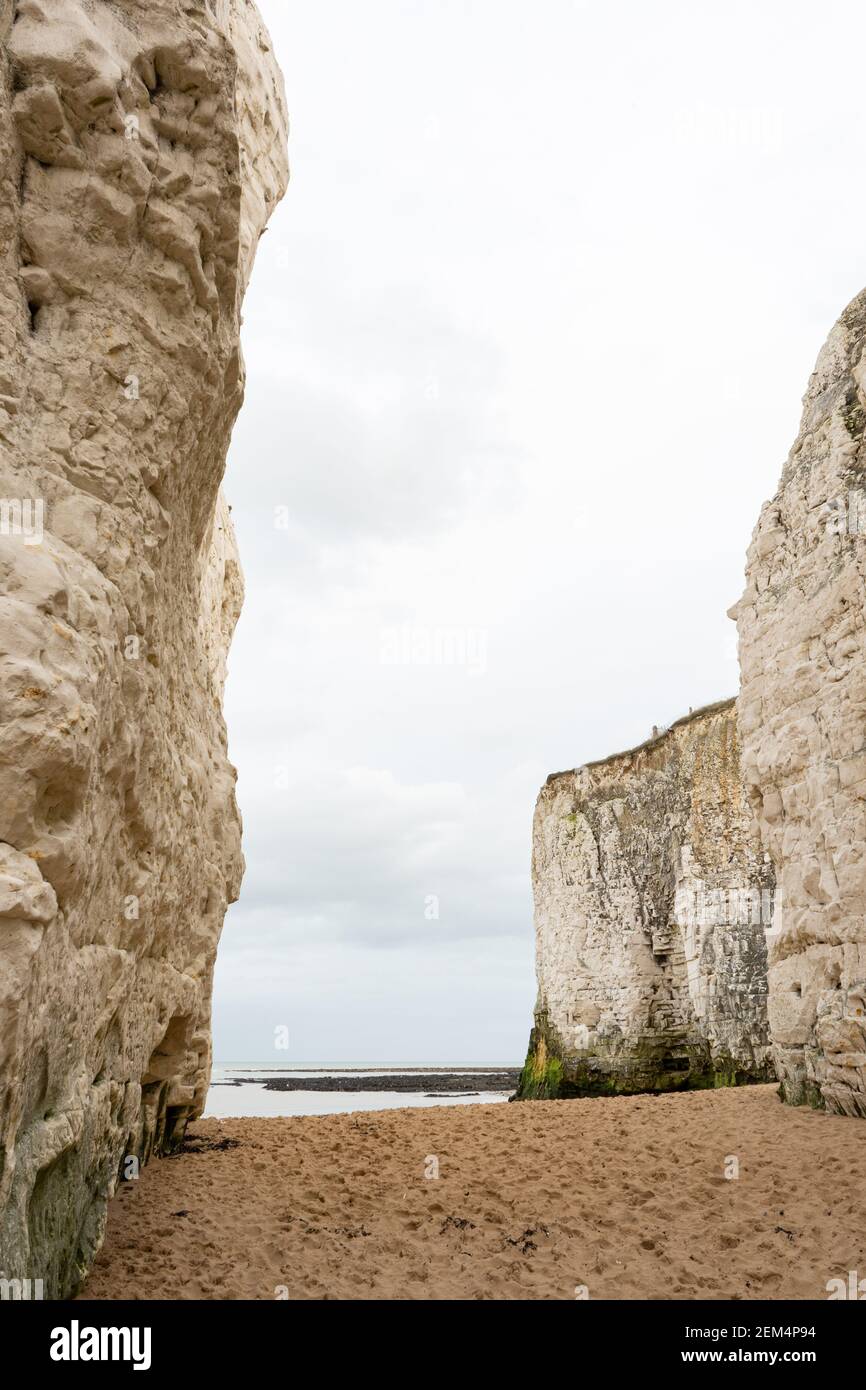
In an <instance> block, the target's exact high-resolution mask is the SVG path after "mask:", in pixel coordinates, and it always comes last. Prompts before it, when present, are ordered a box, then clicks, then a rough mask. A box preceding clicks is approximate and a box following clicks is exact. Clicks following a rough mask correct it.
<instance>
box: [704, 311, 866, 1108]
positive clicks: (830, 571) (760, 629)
mask: <svg viewBox="0 0 866 1390" xmlns="http://www.w3.org/2000/svg"><path fill="white" fill-rule="evenodd" d="M864 344H866V292H864V293H861V294H860V295H859V296H858V297H857V298H856V299H855V300H854V301H853V302H852V303H851V304H850V305H849V307H848V308H847V309H846V310H845V312H844V314H843V315H842V317H841V318H840V320H839V322H838V323H837V324H836V326H835V328H834V329H833V331H832V332H831V334H830V336H829V338H828V339H827V342H826V343H825V345H824V347H823V349H822V351H821V355H820V356H819V358H818V363H817V366H816V368H815V371H814V372H813V374H812V377H811V379H810V381H809V385H808V389H807V391H806V395H805V397H804V401H803V416H802V422H801V425H800V432H799V434H798V436H797V439H796V442H795V444H794V447H793V449H792V450H791V453H790V455H789V457H788V460H787V462H786V464H785V467H784V469H783V472H782V480H781V482H780V484H779V489H778V491H777V493H776V496H775V497H774V498H773V500H772V501H771V502H768V503H766V504H765V506H764V507H763V509H762V512H761V516H760V519H759V521H758V525H757V527H756V528H755V532H754V535H753V538H752V544H751V547H750V549H749V552H748V561H747V569H746V590H745V593H744V594H743V596H742V598H741V599H740V600H739V602H738V603H737V604H736V605H735V606H734V608H733V609H732V610H731V616H732V617H736V619H737V624H738V629H739V639H740V667H741V693H740V700H739V725H740V735H741V739H742V746H743V775H744V779H745V783H746V787H747V790H748V795H749V799H750V801H751V803H752V806H753V807H754V810H755V814H756V817H757V820H758V822H759V825H760V830H761V834H762V836H763V840H764V843H765V845H766V846H767V848H768V849H769V850H770V852H771V854H772V857H773V860H774V862H775V864H776V866H777V873H778V877H779V890H780V912H779V919H780V920H779V927H780V930H779V932H778V934H777V936H776V938H775V940H774V941H773V944H772V946H771V952H770V967H769V1009H770V1022H771V1028H772V1035H773V1050H774V1054H775V1059H776V1065H777V1068H778V1072H779V1077H780V1080H781V1084H782V1093H783V1095H784V1098H785V1099H786V1100H788V1101H790V1102H791V1103H793V1104H801V1103H803V1102H808V1103H810V1104H812V1105H815V1106H819V1107H821V1106H824V1107H826V1108H827V1109H829V1110H833V1111H838V1112H842V1113H844V1114H848V1115H860V1116H866V622H864V612H866V492H864V488H866V449H864V424H866V416H864V405H866V359H864Z"/></svg>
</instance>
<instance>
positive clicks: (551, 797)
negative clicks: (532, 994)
mask: <svg viewBox="0 0 866 1390" xmlns="http://www.w3.org/2000/svg"><path fill="white" fill-rule="evenodd" d="M767 859H768V856H765V854H764V853H763V852H762V850H761V848H760V845H759V843H758V840H757V836H756V833H755V830H754V828H753V825H752V822H751V818H750V815H749V809H748V805H747V802H746V798H745V795H744V792H743V787H742V783H741V778H740V761H739V747H738V739H737V721H736V713H735V707H734V702H733V701H726V702H724V703H722V704H720V705H713V706H709V707H708V708H707V709H704V710H700V711H698V712H697V713H696V714H693V715H690V716H689V717H687V718H686V719H682V720H680V721H679V722H678V723H677V724H675V725H674V726H673V727H672V728H671V729H670V730H668V731H666V732H663V733H662V734H660V735H659V736H657V737H654V738H653V739H651V740H649V741H648V742H647V743H646V744H644V745H642V746H641V747H640V748H637V749H634V750H632V751H631V752H628V753H623V754H619V755H617V756H615V757H612V758H608V759H606V760H605V761H603V762H599V763H592V764H589V765H588V766H586V767H583V768H579V769H578V770H577V771H575V772H564V773H557V774H554V775H553V776H551V777H549V778H548V780H547V782H546V784H545V786H544V787H543V788H542V790H541V793H540V795H539V798H538V803H537V806H536V810H535V820H534V826H533V854H532V878H533V891H534V897H535V930H536V969H537V976H538V1002H537V1005H536V1016H535V1028H534V1029H533V1033H532V1038H531V1040H530V1048H529V1055H528V1057H527V1062H526V1066H525V1068H524V1071H523V1075H522V1077H521V1085H520V1089H519V1092H518V1094H519V1096H520V1097H521V1098H533V1097H545V1096H549V1097H553V1096H572V1095H608V1094H611V1093H616V1092H620V1093H622V1092H632V1091H664V1090H671V1089H677V1088H680V1087H687V1086H716V1085H734V1084H740V1083H742V1082H748V1081H753V1080H770V1079H772V1077H773V1070H772V1064H771V1058H770V1047H769V1034H768V1025H767V1008H766V1002H767V1001H766V991H767V983H766V970H767V964H766V941H765V931H766V929H767V928H768V927H771V926H772V912H773V885H774V877H773V870H772V866H771V865H770V864H769V863H768V862H767Z"/></svg>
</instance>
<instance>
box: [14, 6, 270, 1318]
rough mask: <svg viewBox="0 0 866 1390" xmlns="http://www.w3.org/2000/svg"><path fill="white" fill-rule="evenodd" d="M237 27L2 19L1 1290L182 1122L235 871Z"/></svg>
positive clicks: (262, 131)
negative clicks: (232, 654)
mask: <svg viewBox="0 0 866 1390" xmlns="http://www.w3.org/2000/svg"><path fill="white" fill-rule="evenodd" d="M285 144H286V119H285V103H284V96H283V91H282V82H281V78H280V76H279V72H278V70H277V68H276V65H275V62H274V59H273V55H272V53H271V49H270V44H269V41H268V38H267V35H266V33H265V31H264V29H263V27H262V25H261V21H260V19H259V17H258V14H257V11H256V10H255V8H254V6H253V5H252V4H250V3H248V0H184V3H180V0H114V3H107V0H96V2H95V0H19V3H17V4H13V3H11V0H0V160H2V164H0V168H2V175H0V178H2V182H0V499H2V503H0V721H2V723H0V1273H3V1274H5V1275H6V1276H7V1277H16V1278H27V1277H29V1278H32V1279H42V1280H43V1281H44V1287H45V1292H46V1296H59V1295H62V1294H65V1293H67V1292H69V1291H70V1290H71V1289H72V1288H74V1287H75V1286H76V1284H77V1283H78V1282H79V1280H80V1278H81V1276H82V1274H83V1272H84V1271H85V1270H86V1268H87V1266H88V1264H89V1262H90V1260H91V1258H92V1256H93V1253H94V1251H95V1249H96V1248H97V1246H98V1244H99V1242H100V1240H101V1236H102V1230H103V1223H104V1212H105V1205H106V1201H107V1198H108V1196H109V1195H110V1193H111V1192H112V1190H113V1188H114V1186H115V1184H116V1182H117V1180H118V1177H119V1175H120V1173H121V1168H122V1166H123V1165H124V1163H125V1162H126V1160H127V1159H128V1157H129V1156H137V1157H138V1158H141V1159H146V1158H147V1157H148V1156H149V1154H150V1153H151V1152H152V1151H154V1150H158V1149H161V1148H163V1147H165V1146H166V1145H169V1144H171V1142H172V1141H173V1140H174V1139H175V1138H176V1137H177V1136H178V1135H179V1134H180V1133H181V1132H182V1130H183V1127H184V1125H185V1123H186V1121H187V1119H188V1118H189V1117H190V1116H194V1115H197V1114H198V1113H199V1112H200V1111H201V1108H202V1104H203V1100H204V1096H205V1092H206V1087H207V1082H208V1076H209V1070H210V1031H209V1008H210V989H211V975H212V969H213V962H214V956H215V952H216V945H217V940H218V937H219V934H220V929H221V925H222V919H223V914H224V912H225V908H226V905H227V903H228V902H229V901H231V900H233V899H234V898H235V897H236V895H237V892H238V887H239V882H240V875H241V869H242V860H241V855H240V826H239V820H238V815H237V811H236V807H235V800H234V773H233V770H232V768H231V766H230V765H229V763H228V761H227V758H226V751H225V731H224V726H223V720H222V714H221V692H222V682H223V677H224V673H225V660H226V651H227V647H228V643H229V640H230V637H231V632H232V629H233V626H234V623H235V620H236V618H237V614H238V610H239V607H240V602H241V592H242V582H241V576H240V569H239V566H238V561H237V555H236V552H235V547H234V541H233V537H232V531H231V525H230V521H229V516H228V509H227V508H226V506H225V504H224V503H223V502H222V501H221V499H220V496H219V486H220V480H221V477H222V473H223V468H224V461H225V455H226V449H227V445H228V440H229V435H230V431H231V427H232V423H233V421H234V418H235V415H236V413H237V411H238V408H239V406H240V403H241V398H242V391H243V369H242V362H241V357H240V350H239V322H240V305H241V298H242V295H243V291H244V288H245V285H246V282H247V278H248V275H249V272H250V269H251V266H252V260H253V256H254V252H255V249H256V245H257V242H258V238H259V236H260V234H261V231H262V229H263V227H264V225H265V222H266V220H267V217H268V215H269V213H270V211H271V209H272V208H273V206H274V204H275V203H276V202H277V200H278V199H279V197H280V196H281V194H282V192H283V190H284V187H285V182H286V177H287V167H286V154H285Z"/></svg>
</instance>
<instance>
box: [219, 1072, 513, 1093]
mask: <svg viewBox="0 0 866 1390" xmlns="http://www.w3.org/2000/svg"><path fill="white" fill-rule="evenodd" d="M519 1079H520V1068H519V1067H503V1068H498V1069H497V1070H494V1071H463V1070H460V1069H458V1070H455V1071H441V1072H428V1071H411V1070H409V1071H405V1072H403V1071H401V1072H351V1073H346V1074H344V1075H341V1076H336V1075H331V1076H282V1075H280V1076H269V1077H267V1078H266V1079H265V1080H263V1079H262V1076H261V1075H259V1076H237V1077H232V1078H231V1079H229V1080H225V1079H223V1080H220V1081H213V1082H211V1085H212V1086H250V1085H252V1086H264V1088H265V1090H266V1091H347V1092H355V1091H400V1092H406V1093H409V1092H411V1093H417V1094H422V1095H477V1094H478V1093H479V1092H480V1091H515V1090H516V1089H517V1083H518V1081H519Z"/></svg>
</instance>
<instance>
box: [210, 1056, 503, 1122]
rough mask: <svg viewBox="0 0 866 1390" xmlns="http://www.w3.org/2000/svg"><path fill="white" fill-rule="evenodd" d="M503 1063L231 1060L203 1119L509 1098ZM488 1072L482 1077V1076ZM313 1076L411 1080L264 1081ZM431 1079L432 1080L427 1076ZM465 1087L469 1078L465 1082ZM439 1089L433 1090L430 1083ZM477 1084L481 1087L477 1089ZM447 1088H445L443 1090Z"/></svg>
mask: <svg viewBox="0 0 866 1390" xmlns="http://www.w3.org/2000/svg"><path fill="white" fill-rule="evenodd" d="M509 1070H510V1069H508V1068H505V1067H455V1068H453V1069H452V1068H449V1067H444V1066H439V1067H435V1066H431V1067H395V1066H369V1067H357V1066H355V1067H322V1068H313V1067H304V1068H298V1069H295V1070H292V1069H290V1068H286V1069H281V1068H277V1067H273V1066H271V1067H262V1066H243V1065H241V1064H239V1063H231V1064H226V1065H221V1066H216V1065H215V1066H214V1069H213V1076H212V1077H211V1086H210V1090H209V1091H208V1097H207V1103H206V1105H205V1112H204V1115H205V1119H211V1118H214V1119H228V1118H240V1117H243V1116H248V1117H254V1118H259V1117H267V1116H278V1115H337V1114H348V1113H351V1112H352V1111H356V1110H396V1109H399V1108H402V1107H407V1106H422V1105H491V1104H496V1103H497V1102H500V1101H507V1100H508V1097H509V1096H510V1095H511V1094H512V1093H513V1087H511V1086H508V1088H507V1089H504V1090H503V1089H501V1087H502V1085H503V1079H504V1074H505V1073H507V1072H508V1071H509ZM467 1072H472V1073H473V1074H479V1077H480V1079H479V1080H478V1081H477V1083H476V1082H473V1083H472V1085H473V1091H472V1092H466V1091H465V1090H464V1091H460V1090H455V1091H450V1090H448V1089H447V1088H448V1085H449V1082H450V1081H451V1079H452V1078H453V1082H454V1084H455V1086H458V1087H459V1086H460V1084H461V1081H460V1077H461V1073H463V1074H464V1077H465V1073H467ZM481 1074H484V1075H481ZM313 1077H320V1078H327V1079H328V1080H331V1081H333V1082H335V1083H336V1084H337V1085H338V1084H339V1080H340V1078H347V1079H354V1078H358V1077H370V1078H371V1080H372V1078H373V1077H375V1078H376V1079H377V1083H378V1086H382V1083H383V1082H387V1080H388V1079H390V1078H391V1077H394V1078H395V1079H396V1078H397V1077H399V1078H401V1084H402V1085H403V1086H405V1085H406V1084H407V1079H408V1084H409V1085H410V1086H411V1087H412V1089H410V1090H388V1089H376V1090H372V1089H371V1090H369V1091H367V1090H358V1091H341V1090H339V1089H334V1090H322V1091H310V1090H297V1091H295V1090H268V1089H266V1086H265V1083H266V1082H267V1081H268V1080H272V1079H281V1080H282V1079H285V1080H287V1081H290V1080H292V1079H298V1080H302V1081H303V1080H308V1079H311V1078H313ZM428 1078H429V1080H428ZM497 1083H498V1085H499V1087H500V1089H497V1090H485V1089H482V1088H483V1087H484V1085H485V1084H487V1085H496V1084H497ZM462 1084H463V1085H464V1086H465V1084H466V1083H465V1080H464V1081H463V1083H462ZM431 1085H432V1086H435V1087H436V1088H437V1090H436V1093H435V1094H432V1093H431V1090H430V1087H431ZM476 1086H477V1089H475V1088H476ZM443 1087H444V1088H445V1089H442V1088H443Z"/></svg>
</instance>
